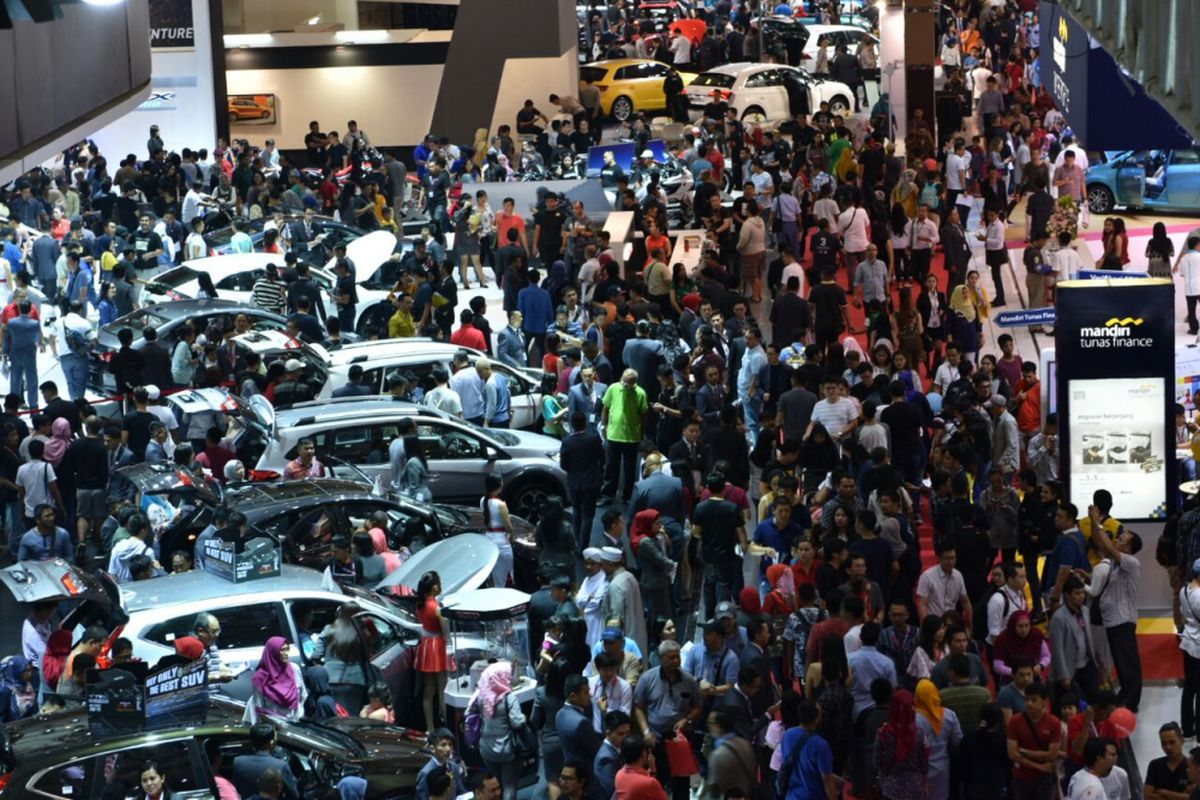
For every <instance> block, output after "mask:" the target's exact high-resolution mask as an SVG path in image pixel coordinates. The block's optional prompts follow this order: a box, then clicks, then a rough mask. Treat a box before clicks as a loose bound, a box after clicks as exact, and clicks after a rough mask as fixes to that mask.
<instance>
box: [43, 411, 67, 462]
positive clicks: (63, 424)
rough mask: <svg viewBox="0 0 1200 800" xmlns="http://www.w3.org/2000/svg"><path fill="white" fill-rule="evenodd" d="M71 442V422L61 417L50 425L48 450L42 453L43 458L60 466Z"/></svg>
mask: <svg viewBox="0 0 1200 800" xmlns="http://www.w3.org/2000/svg"><path fill="white" fill-rule="evenodd" d="M70 444H71V423H69V422H67V421H66V420H65V419H64V418H62V417H59V418H58V419H56V420H54V424H53V425H51V426H50V441H48V442H46V451H45V453H44V454H43V455H42V459H43V460H45V461H48V462H50V466H52V467H58V466H59V465H60V464H62V460H63V456H65V455H66V454H67V447H68V446H70Z"/></svg>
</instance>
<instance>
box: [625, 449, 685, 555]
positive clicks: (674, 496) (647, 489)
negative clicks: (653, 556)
mask: <svg viewBox="0 0 1200 800" xmlns="http://www.w3.org/2000/svg"><path fill="white" fill-rule="evenodd" d="M662 462H663V458H662V455H661V454H660V453H651V454H650V455H648V456H646V460H645V462H644V463H643V464H642V470H643V474H644V475H645V476H646V477H644V478H642V479H641V480H640V481H638V482H637V483H636V484H634V486H633V495H632V496H630V498H629V505H628V506H626V508H625V524H626V525H629V526H630V527H632V526H633V515H634V514H636V513H637V512H639V511H644V510H645V509H648V508H653V509H656V510H657V511H658V512H659V513H660V514H662V517H663V528H664V529H665V530H666V532H667V538H669V539H670V540H671V552H670V553H669V554H668V555H669V556H670V558H671V559H672V560H675V561H678V560H679V559H681V558H682V557H683V547H684V545H685V544H686V543H687V538H686V536H685V534H684V532H683V521H684V519H685V518H686V517H687V508H686V504H685V501H684V497H683V481H682V480H680V479H679V478H675V477H672V476H670V475H668V474H667V473H665V472H663V463H662Z"/></svg>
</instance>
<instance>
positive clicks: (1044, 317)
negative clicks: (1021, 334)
mask: <svg viewBox="0 0 1200 800" xmlns="http://www.w3.org/2000/svg"><path fill="white" fill-rule="evenodd" d="M1054 319H1055V314H1054V308H1053V307H1050V308H1026V309H1021V310H1018V311H1001V312H1000V313H999V314H997V315H996V317H995V319H994V320H993V321H994V322H995V323H996V324H997V325H999V326H1000V327H1001V328H1021V327H1024V326H1025V325H1053V324H1054Z"/></svg>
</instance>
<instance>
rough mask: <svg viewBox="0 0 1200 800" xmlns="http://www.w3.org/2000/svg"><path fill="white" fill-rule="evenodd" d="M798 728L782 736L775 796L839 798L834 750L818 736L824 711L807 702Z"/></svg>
mask: <svg viewBox="0 0 1200 800" xmlns="http://www.w3.org/2000/svg"><path fill="white" fill-rule="evenodd" d="M797 721H798V724H797V725H796V727H794V728H791V729H790V730H788V731H787V732H786V733H785V734H784V735H783V741H782V742H781V743H780V748H781V749H782V751H783V765H782V766H781V767H780V769H779V772H778V774H777V775H776V778H775V796H776V797H782V798H784V800H828V799H829V798H831V797H837V796H838V783H839V779H838V776H837V775H836V774H835V773H834V771H833V749H832V748H831V747H830V746H829V742H827V741H826V740H825V738H824V737H822V736H821V735H820V734H819V733H817V728H818V727H819V726H820V724H821V709H820V708H819V707H818V706H817V704H816V703H814V702H812V701H811V700H805V701H804V702H802V703H801V704H800V708H799V709H798V710H797Z"/></svg>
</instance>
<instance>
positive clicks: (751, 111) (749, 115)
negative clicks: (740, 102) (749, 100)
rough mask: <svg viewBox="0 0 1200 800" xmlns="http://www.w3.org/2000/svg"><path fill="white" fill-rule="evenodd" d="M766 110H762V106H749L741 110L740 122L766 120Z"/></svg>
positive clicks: (760, 121)
mask: <svg viewBox="0 0 1200 800" xmlns="http://www.w3.org/2000/svg"><path fill="white" fill-rule="evenodd" d="M766 121H767V112H766V111H763V108H762V106H750V107H749V108H747V109H746V110H745V111H743V112H742V122H758V123H762V122H766Z"/></svg>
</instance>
